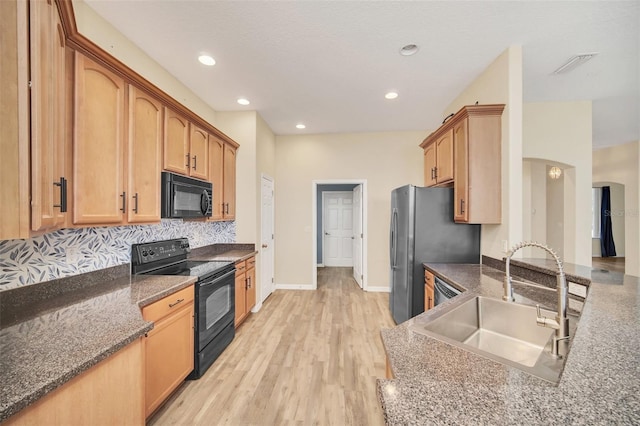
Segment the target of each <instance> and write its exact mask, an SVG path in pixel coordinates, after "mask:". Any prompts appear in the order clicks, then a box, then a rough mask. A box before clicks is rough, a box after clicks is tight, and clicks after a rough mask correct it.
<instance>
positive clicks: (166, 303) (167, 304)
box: [142, 285, 193, 322]
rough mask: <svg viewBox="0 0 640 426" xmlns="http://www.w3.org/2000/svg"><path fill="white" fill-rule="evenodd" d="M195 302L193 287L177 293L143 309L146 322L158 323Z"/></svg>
mask: <svg viewBox="0 0 640 426" xmlns="http://www.w3.org/2000/svg"><path fill="white" fill-rule="evenodd" d="M192 302H193V285H190V286H189V287H186V288H183V289H182V290H179V291H176V292H175V293H173V294H170V295H168V296H167V297H165V298H163V299H160V300H158V301H157V302H154V303H152V304H151V305H149V306H145V307H144V308H142V317H143V318H144V319H145V321H153V322H155V321H158V320H159V319H161V318H164V317H165V316H167V315H169V314H170V313H172V312H175V311H177V310H178V309H180V308H182V307H184V306H187V305H188V304H189V303H192Z"/></svg>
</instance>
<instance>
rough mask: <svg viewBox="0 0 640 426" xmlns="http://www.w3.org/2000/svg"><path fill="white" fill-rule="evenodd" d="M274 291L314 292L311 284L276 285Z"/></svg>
mask: <svg viewBox="0 0 640 426" xmlns="http://www.w3.org/2000/svg"><path fill="white" fill-rule="evenodd" d="M276 290H315V288H313V285H312V284H276Z"/></svg>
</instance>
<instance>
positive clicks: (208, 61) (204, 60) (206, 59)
mask: <svg viewBox="0 0 640 426" xmlns="http://www.w3.org/2000/svg"><path fill="white" fill-rule="evenodd" d="M198 60H199V61H200V63H201V64H204V65H208V66H210V67H212V66H214V65H215V64H216V60H215V59H213V58H212V57H211V56H209V55H200V56H198Z"/></svg>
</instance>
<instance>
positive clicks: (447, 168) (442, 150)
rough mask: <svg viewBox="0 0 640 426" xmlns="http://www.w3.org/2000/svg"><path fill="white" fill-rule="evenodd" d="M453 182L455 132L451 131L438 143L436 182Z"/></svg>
mask: <svg viewBox="0 0 640 426" xmlns="http://www.w3.org/2000/svg"><path fill="white" fill-rule="evenodd" d="M451 180H453V130H449V131H448V132H447V133H445V134H444V135H442V136H441V137H440V138H439V139H438V140H437V141H436V181H437V182H438V183H444V182H449V181H451Z"/></svg>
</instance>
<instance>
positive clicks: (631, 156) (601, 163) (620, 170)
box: [589, 141, 640, 277]
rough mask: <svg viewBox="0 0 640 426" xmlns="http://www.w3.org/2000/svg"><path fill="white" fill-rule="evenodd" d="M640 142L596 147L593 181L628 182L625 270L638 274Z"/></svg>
mask: <svg viewBox="0 0 640 426" xmlns="http://www.w3.org/2000/svg"><path fill="white" fill-rule="evenodd" d="M639 145H640V142H638V141H636V142H631V143H627V144H624V145H617V146H613V147H609V148H603V149H599V150H595V151H593V182H615V183H620V184H622V185H624V200H625V211H624V220H625V222H624V227H625V237H626V238H625V244H624V252H625V272H626V273H627V274H629V275H634V276H636V277H637V276H640V247H639V246H640V203H639V200H640V184H639V183H638V181H639V180H640V175H639V172H638V164H639V163H640V149H639ZM589 247H591V246H589Z"/></svg>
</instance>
